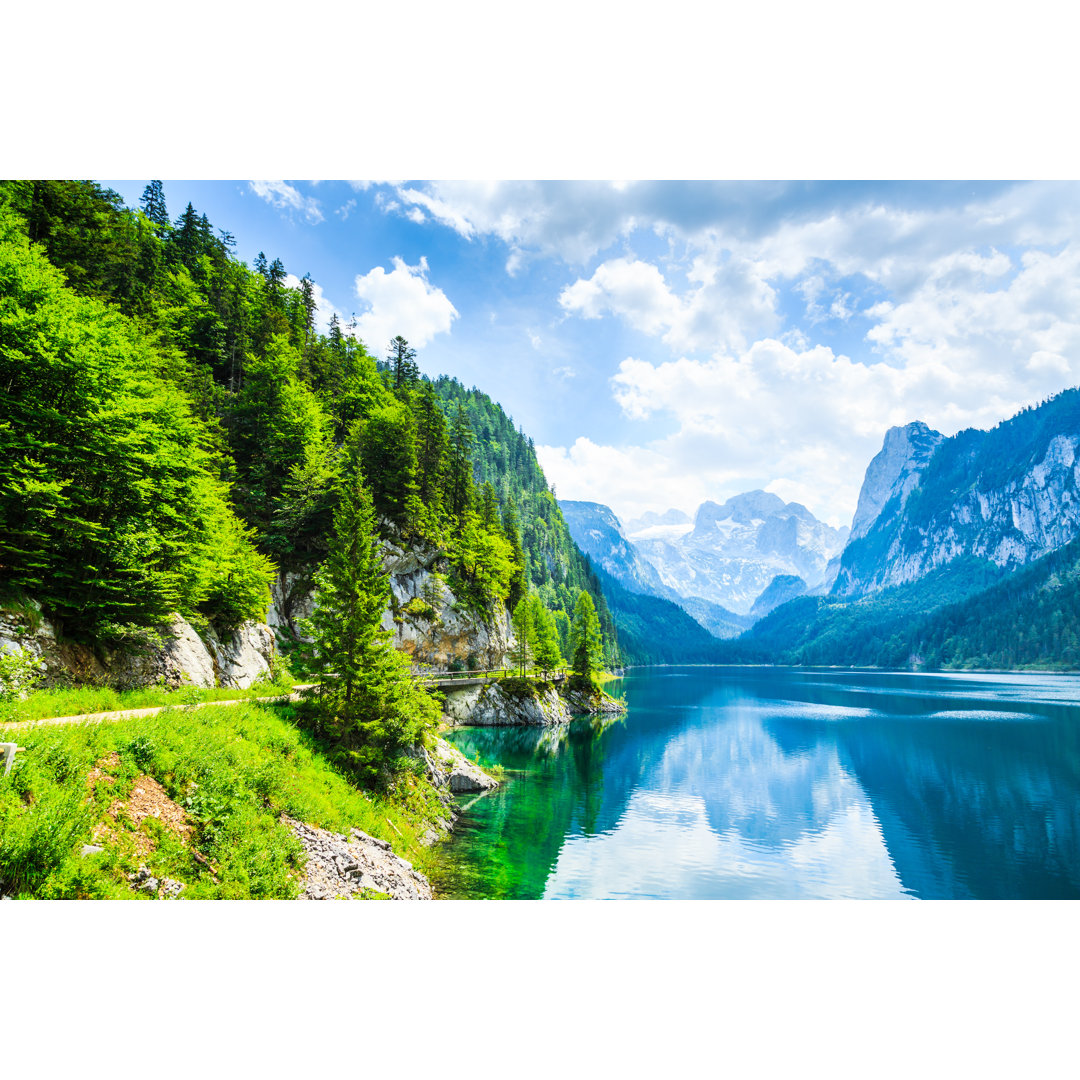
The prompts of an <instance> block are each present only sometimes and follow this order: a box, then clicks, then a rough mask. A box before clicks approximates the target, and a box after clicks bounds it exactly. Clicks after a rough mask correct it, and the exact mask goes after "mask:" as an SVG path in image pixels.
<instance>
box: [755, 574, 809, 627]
mask: <svg viewBox="0 0 1080 1080" xmlns="http://www.w3.org/2000/svg"><path fill="white" fill-rule="evenodd" d="M805 595H806V582H805V581H803V579H802V578H801V577H797V576H796V575H795V574H777V575H776V577H774V578H773V579H772V581H770V582H769V586H768V588H767V589H766V590H765V591H764V592H763V593H762V594H761V595H760V596H759V597H758V598H757V599H756V600H755V601H754V606H753V607H752V608H751V609H750V615H751V617H752V618H754V619H763V618H764V617H765V616H766V615H768V614H769V612H770V611H772V610H773V608H778V607H779V606H780V605H781V604H786V603H787V602H788V601H789V600H794V599H795V597H796V596H805Z"/></svg>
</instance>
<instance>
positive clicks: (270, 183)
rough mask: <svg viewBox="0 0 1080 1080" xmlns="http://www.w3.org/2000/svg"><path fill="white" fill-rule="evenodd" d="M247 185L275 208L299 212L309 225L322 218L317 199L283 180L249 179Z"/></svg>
mask: <svg viewBox="0 0 1080 1080" xmlns="http://www.w3.org/2000/svg"><path fill="white" fill-rule="evenodd" d="M248 187H249V188H250V189H251V190H252V191H253V192H254V193H255V194H256V195H258V196H259V198H260V199H263V200H264V201H266V202H268V203H269V204H270V205H271V206H272V207H274V209H276V210H287V211H289V212H290V213H296V214H299V215H301V216H302V217H303V218H304V219H305V220H306V221H307V222H308V223H309V224H311V225H315V224H317V223H318V222H320V221H322V220H323V215H322V210H321V208H320V207H319V201H318V199H313V198H312V197H311V196H310V195H303V194H301V193H300V191H299V190H298V189H297V188H295V187H293V186H292V184H290V183H288V182H286V181H285V180H251V181H249V182H248Z"/></svg>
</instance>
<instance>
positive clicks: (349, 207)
mask: <svg viewBox="0 0 1080 1080" xmlns="http://www.w3.org/2000/svg"><path fill="white" fill-rule="evenodd" d="M355 209H356V200H355V199H349V200H348V202H346V203H344V204H342V205H341V206H339V207H338V208H337V209H336V210H335V211H334V213H335V214H337V216H338V217H339V218H341V220H342V221H348V219H349V215H350V214H351V213H352V212H353V211H354V210H355Z"/></svg>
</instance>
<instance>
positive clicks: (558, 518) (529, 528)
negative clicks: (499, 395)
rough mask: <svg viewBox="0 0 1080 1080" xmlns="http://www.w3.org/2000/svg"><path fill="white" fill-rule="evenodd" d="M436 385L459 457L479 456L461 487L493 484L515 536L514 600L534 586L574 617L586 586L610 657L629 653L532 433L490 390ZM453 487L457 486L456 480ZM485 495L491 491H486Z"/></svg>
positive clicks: (444, 382)
mask: <svg viewBox="0 0 1080 1080" xmlns="http://www.w3.org/2000/svg"><path fill="white" fill-rule="evenodd" d="M434 386H435V389H436V391H437V392H438V394H439V397H440V398H441V400H442V402H443V408H444V409H445V411H446V414H447V416H448V418H449V421H450V428H451V436H452V442H453V443H454V445H455V447H460V448H461V449H459V450H455V453H457V459H456V460H457V462H458V464H459V466H460V464H461V463H462V462H466V461H469V460H471V468H470V469H469V472H468V474H467V475H462V476H461V478H460V481H459V485H460V486H461V487H465V486H468V485H474V486H479V487H480V488H481V491H482V490H483V487H484V485H486V484H490V485H491V487H492V490H493V491H494V493H495V496H496V498H497V500H498V503H499V506H500V508H501V515H502V526H503V528H502V533H503V536H504V537H505V538H506V539H507V541H508V542H509V543H510V547H511V563H512V565H513V567H514V568H515V569H514V573H513V576H512V577H511V581H510V592H509V596H508V600H509V602H510V605H511V607H514V606H516V604H517V603H518V601H519V600H520V599H521V598H522V597H523V596H524V595H525V594H526V593H527V592H528V591H530V590H532V591H535V592H537V593H538V594H539V596H540V598H541V599H542V600H543V602H544V604H545V606H546V607H547V608H548V609H549V610H551V611H552V612H553V613H555V612H559V611H561V612H563V613H564V615H565V616H566V617H567V618H568V619H569V618H570V617H571V616H572V614H573V611H574V606H575V604H576V603H577V597H578V593H579V592H580V591H581V590H582V589H585V590H586V591H587V592H588V593H589V595H590V596H591V597H592V599H593V604H594V606H595V608H596V612H597V617H598V619H599V621H600V628H601V633H602V638H603V650H604V659H605V661H606V662H607V663H609V664H617V663H619V662H620V660H621V656H620V652H619V645H618V639H617V635H616V631H615V623H614V620H613V618H612V616H611V612H610V611H609V609H608V605H607V601H606V600H605V597H604V588H603V586H602V585H601V583H600V580H599V578H598V576H597V574H596V572H595V571H594V570H593V567H592V564H591V563H590V562H589V560H588V559H587V558H586V557H585V556H584V555H582V553H581V551H580V550H579V549H578V546H577V545H576V544H575V543H574V541H573V539H572V538H571V536H570V532H569V530H568V529H567V527H566V522H565V521H564V520H563V516H562V511H561V510H560V509H559V505H558V502H557V501H556V499H555V495H554V493H553V492H552V490H551V489H550V487H549V486H548V482H547V479H546V478H545V476H544V472H543V470H542V469H541V468H540V463H539V462H538V461H537V459H536V449H535V446H534V445H533V442H532V440H531V439H529V438H527V437H526V436H525V434H524V433H523V432H522V431H520V430H519V429H517V428H515V426H514V423H513V420H512V419H511V418H510V417H508V416H507V415H506V413H505V412H504V411H503V409H502V407H501V406H500V405H499V404H497V403H496V402H494V401H492V400H491V398H490V397H488V396H487V394H484V393H481V392H480V391H479V390H477V389H475V388H473V389H471V390H466V389H465V387H464V386H462V385H461V383H459V382H458V381H457V380H456V379H452V378H449V377H446V376H442V377H440V378H439V379H437V380H435V383H434ZM452 490H456V488H454V487H453V482H452ZM481 499H483V496H481Z"/></svg>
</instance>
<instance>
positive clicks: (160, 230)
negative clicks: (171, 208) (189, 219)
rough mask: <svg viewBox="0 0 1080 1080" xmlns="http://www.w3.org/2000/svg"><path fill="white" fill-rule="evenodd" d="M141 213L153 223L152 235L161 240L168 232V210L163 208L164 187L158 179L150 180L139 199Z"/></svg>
mask: <svg viewBox="0 0 1080 1080" xmlns="http://www.w3.org/2000/svg"><path fill="white" fill-rule="evenodd" d="M139 202H140V203H141V204H142V208H143V213H144V214H145V215H146V216H147V217H148V218H149V219H150V221H152V222H153V223H154V235H155V236H156V237H157V238H158V239H159V240H162V239H164V238H165V236H166V235H167V234H168V232H169V212H168V210H167V209H166V208H165V189H164V187H163V186H162V183H161V181H160V180H151V181H150V183H149V184H147V185H146V187H145V189H144V190H143V193H142V198H141V199H140V200H139Z"/></svg>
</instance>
